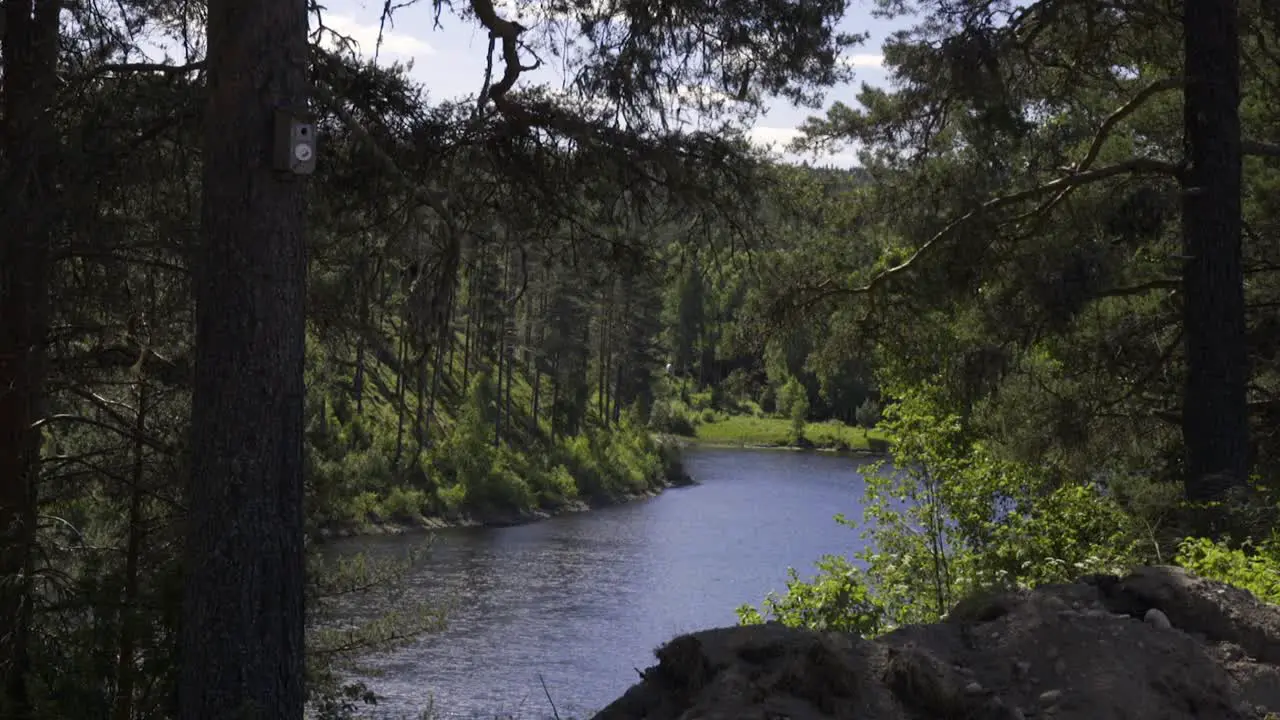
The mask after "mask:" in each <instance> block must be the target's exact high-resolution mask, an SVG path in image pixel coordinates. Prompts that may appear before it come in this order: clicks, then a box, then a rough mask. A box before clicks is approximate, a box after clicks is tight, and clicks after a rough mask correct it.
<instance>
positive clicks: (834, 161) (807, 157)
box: [747, 125, 859, 168]
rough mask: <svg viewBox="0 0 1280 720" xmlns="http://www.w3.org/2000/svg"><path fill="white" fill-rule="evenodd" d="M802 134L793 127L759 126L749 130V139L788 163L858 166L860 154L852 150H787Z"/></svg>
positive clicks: (844, 166) (843, 166)
mask: <svg viewBox="0 0 1280 720" xmlns="http://www.w3.org/2000/svg"><path fill="white" fill-rule="evenodd" d="M800 135H801V132H800V130H799V129H798V128H793V127H769V126H767V125H757V126H756V127H753V128H751V129H749V130H747V138H748V139H749V140H750V141H751V142H753V143H755V144H756V145H758V146H760V147H762V148H766V149H768V150H770V151H772V153H773V155H774V157H776V158H777V159H779V160H781V161H783V162H787V163H794V164H797V165H798V164H800V163H805V162H807V163H809V164H810V165H818V166H828V165H830V166H834V167H842V168H849V167H854V166H855V165H858V164H859V163H858V153H857V152H856V150H855V149H853V148H850V149H846V150H842V151H840V152H827V153H807V152H806V153H796V152H791V151H789V150H787V145H788V144H790V143H791V141H792V140H795V139H796V138H798V137H800Z"/></svg>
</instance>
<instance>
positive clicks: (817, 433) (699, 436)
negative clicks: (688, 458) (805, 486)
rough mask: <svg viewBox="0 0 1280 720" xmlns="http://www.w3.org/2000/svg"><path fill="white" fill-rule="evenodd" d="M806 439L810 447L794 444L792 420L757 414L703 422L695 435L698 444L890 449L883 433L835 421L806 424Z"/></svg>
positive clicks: (823, 448)
mask: <svg viewBox="0 0 1280 720" xmlns="http://www.w3.org/2000/svg"><path fill="white" fill-rule="evenodd" d="M804 438H805V440H806V441H807V443H808V444H807V445H799V444H797V443H796V442H795V441H794V438H793V437H792V434H791V421H790V420H787V419H785V418H776V417H759V416H755V415H731V416H728V417H725V418H723V419H719V420H717V421H715V422H702V423H699V424H698V426H697V428H696V434H695V435H694V440H695V441H696V442H697V443H699V444H703V445H721V446H730V447H774V448H786V447H805V448H813V449H819V450H846V451H862V452H885V451H887V449H888V446H887V444H886V441H885V437H884V435H883V433H880V432H879V431H876V430H870V431H868V430H866V429H864V428H859V427H853V426H850V425H845V424H844V423H840V422H836V421H827V422H820V423H807V424H805V428H804Z"/></svg>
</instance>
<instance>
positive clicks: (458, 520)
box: [315, 472, 693, 540]
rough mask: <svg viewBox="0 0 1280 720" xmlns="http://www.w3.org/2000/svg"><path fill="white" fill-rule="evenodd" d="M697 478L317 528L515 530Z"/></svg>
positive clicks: (372, 516) (347, 533)
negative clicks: (552, 500)
mask: <svg viewBox="0 0 1280 720" xmlns="http://www.w3.org/2000/svg"><path fill="white" fill-rule="evenodd" d="M692 484H693V479H692V478H690V477H689V476H688V475H685V474H683V472H681V473H680V474H678V475H673V476H672V477H671V478H669V479H667V480H666V481H665V482H662V483H659V484H656V485H654V486H653V487H652V488H649V489H647V490H643V491H636V492H621V493H617V494H614V495H601V496H596V497H590V498H585V499H575V500H571V501H566V502H562V503H559V504H556V505H549V506H543V507H529V508H514V509H491V510H477V511H470V512H466V513H460V514H457V515H451V516H444V515H416V516H406V515H396V516H387V515H383V514H380V513H379V512H378V511H376V510H375V511H371V512H369V513H368V514H367V515H366V516H365V518H364V519H363V520H359V521H357V520H350V519H349V520H346V521H343V522H331V523H328V524H326V525H324V526H321V527H319V528H317V529H316V533H315V534H316V536H317V537H319V538H320V539H323V540H328V539H333V538H344V537H360V536H368V535H401V534H404V533H409V532H420V531H426V530H443V529H445V528H459V527H511V526H515V525H525V524H528V523H533V522H538V521H540V520H547V519H549V518H553V517H556V516H557V515H567V514H569V513H576V512H586V511H588V510H593V509H596V508H602V507H610V506H613V505H621V504H624V503H629V502H635V501H637V500H646V499H649V498H653V497H657V496H658V495H660V494H661V493H662V492H664V491H665V490H667V489H668V488H673V487H686V486H688V485H692Z"/></svg>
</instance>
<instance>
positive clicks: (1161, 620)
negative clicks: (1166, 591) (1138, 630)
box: [1142, 608, 1173, 630]
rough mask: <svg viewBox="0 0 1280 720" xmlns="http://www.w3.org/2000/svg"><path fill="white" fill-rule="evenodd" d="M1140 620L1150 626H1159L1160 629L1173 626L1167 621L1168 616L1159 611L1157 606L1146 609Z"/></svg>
mask: <svg viewBox="0 0 1280 720" xmlns="http://www.w3.org/2000/svg"><path fill="white" fill-rule="evenodd" d="M1142 621H1143V622H1145V623H1146V624H1148V625H1150V626H1151V627H1154V628H1160V629H1161V630H1168V629H1169V628H1171V627H1173V624H1172V623H1170V622H1169V616H1168V615H1165V614H1164V613H1162V612H1160V610H1159V609H1158V608H1151V609H1150V610H1148V611H1147V614H1146V615H1144V616H1142Z"/></svg>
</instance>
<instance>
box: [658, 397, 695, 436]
mask: <svg viewBox="0 0 1280 720" xmlns="http://www.w3.org/2000/svg"><path fill="white" fill-rule="evenodd" d="M649 427H651V428H653V429H654V430H655V431H657V432H663V433H670V434H672V435H683V436H685V437H693V435H694V434H696V432H697V424H696V423H695V422H694V419H693V417H692V416H691V415H690V413H689V411H688V409H687V408H686V407H685V405H684V404H683V403H681V402H679V401H675V400H658V401H656V402H654V404H653V407H652V408H651V409H650V411H649Z"/></svg>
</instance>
